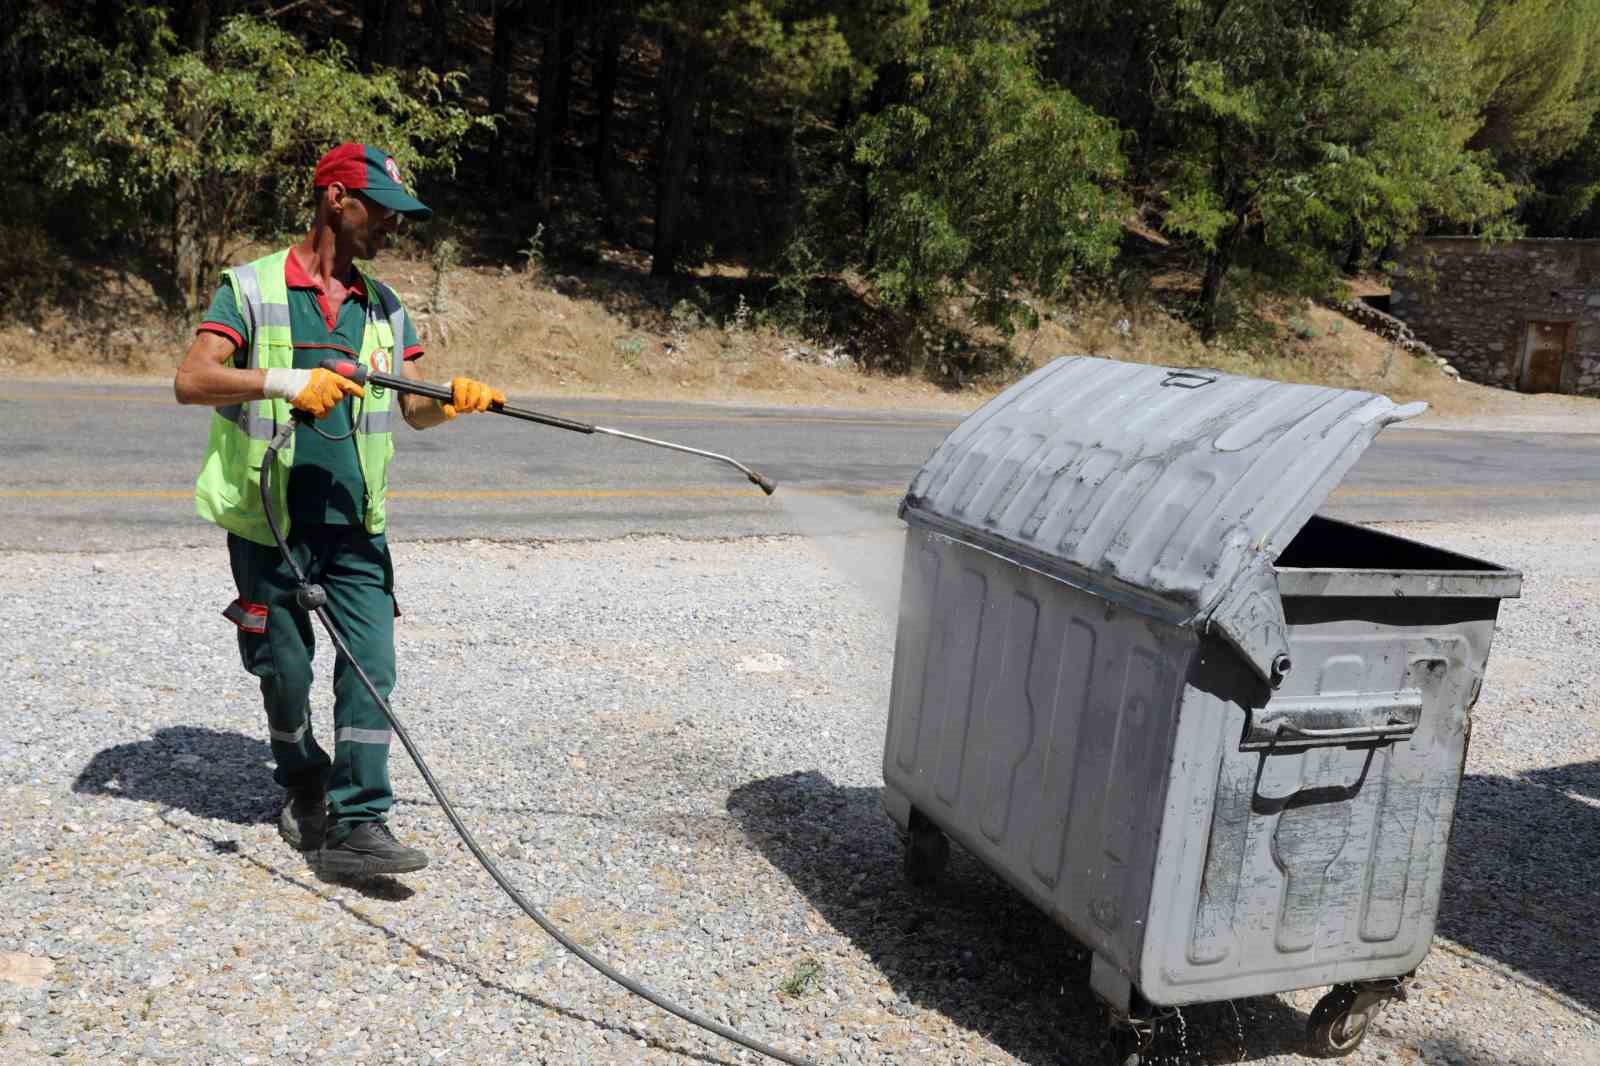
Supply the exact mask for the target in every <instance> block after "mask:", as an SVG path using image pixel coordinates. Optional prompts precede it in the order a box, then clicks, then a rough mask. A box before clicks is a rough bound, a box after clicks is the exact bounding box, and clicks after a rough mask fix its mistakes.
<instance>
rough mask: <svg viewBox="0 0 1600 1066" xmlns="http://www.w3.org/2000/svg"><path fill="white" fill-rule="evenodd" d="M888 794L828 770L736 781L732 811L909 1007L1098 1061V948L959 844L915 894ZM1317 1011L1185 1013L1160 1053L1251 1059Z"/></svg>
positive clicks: (1265, 1003) (1043, 1054)
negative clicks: (1094, 987)
mask: <svg viewBox="0 0 1600 1066" xmlns="http://www.w3.org/2000/svg"><path fill="white" fill-rule="evenodd" d="M880 792H881V790H880V789H877V788H846V787H841V786H838V785H835V784H833V783H832V782H831V781H829V780H828V779H827V778H825V777H823V776H822V775H821V774H818V773H816V772H806V773H793V774H785V775H782V776H778V777H769V778H765V779H763V780H759V781H753V782H751V783H750V784H747V785H744V786H741V787H740V788H738V789H736V790H735V791H734V792H733V793H732V794H731V795H730V796H729V799H728V804H727V806H728V811H729V813H730V814H731V815H732V816H733V818H734V819H735V820H736V821H737V822H738V823H739V825H740V826H741V828H742V829H743V830H744V833H745V835H746V836H747V837H748V838H749V840H750V841H751V843H752V844H753V845H754V846H755V848H756V849H757V850H758V851H760V852H761V854H762V855H764V856H765V857H766V858H767V860H768V861H769V862H771V863H772V864H773V865H774V866H776V867H777V868H778V869H779V870H781V871H782V872H783V873H784V874H785V876H787V877H788V878H789V879H790V880H791V881H792V882H793V883H794V885H795V887H796V888H798V889H799V890H800V892H801V893H802V894H804V895H805V897H806V899H807V900H809V901H810V903H811V904H812V905H813V906H814V907H816V909H817V910H818V911H819V912H820V913H821V914H822V916H823V917H824V918H825V919H826V920H827V921H828V923H829V924H830V925H832V926H833V928H835V929H836V930H838V931H839V932H840V933H842V934H844V935H845V936H846V937H848V938H849V939H850V941H851V943H852V944H854V945H855V946H856V947H857V948H859V949H860V950H861V951H862V952H864V953H865V954H866V955H867V956H868V957H869V958H871V959H872V962H873V964H874V965H875V966H876V967H877V968H878V969H879V970H880V971H881V972H882V974H883V976H884V977H885V979H887V980H888V981H889V983H890V985H891V986H892V987H893V989H894V991H895V993H896V995H895V999H894V1001H893V1002H891V1003H889V1004H887V1006H886V1007H885V1009H886V1010H887V1011H888V1012H889V1013H901V1012H905V1013H910V1012H909V1009H908V1005H909V1004H915V1005H916V1006H918V1007H922V1008H925V1009H927V1010H931V1011H936V1012H938V1013H940V1014H943V1015H944V1016H945V1017H947V1018H949V1019H950V1020H951V1021H953V1022H955V1023H956V1024H957V1025H960V1026H962V1027H963V1028H965V1029H968V1030H971V1031H974V1032H981V1033H983V1034H984V1035H985V1036H986V1037H987V1038H988V1039H990V1040H992V1041H994V1043H995V1044H997V1045H998V1046H1000V1047H1002V1048H1004V1049H1005V1050H1006V1051H1007V1052H1009V1053H1010V1054H1012V1055H1015V1056H1016V1057H1017V1058H1018V1059H1020V1060H1022V1061H1024V1062H1034V1063H1059V1062H1098V1061H1101V1059H1102V1057H1103V1056H1104V1054H1105V1049H1104V1041H1105V1036H1106V1032H1107V1030H1106V1024H1105V1015H1104V1011H1103V1009H1102V1007H1101V1006H1100V1003H1099V1001H1098V1000H1097V999H1096V998H1095V996H1094V995H1093V994H1092V993H1091V992H1090V991H1089V954H1088V952H1087V951H1086V950H1085V949H1084V948H1083V947H1082V946H1081V945H1079V944H1078V943H1077V942H1076V941H1074V940H1073V939H1072V938H1071V937H1070V936H1068V935H1067V933H1066V932H1065V931H1064V930H1063V929H1062V928H1061V927H1060V926H1058V925H1057V924H1056V923H1055V922H1053V921H1052V920H1051V919H1049V918H1048V917H1046V916H1045V915H1044V914H1043V913H1042V912H1041V911H1039V910H1038V909H1037V908H1036V907H1034V906H1033V904H1031V903H1029V902H1028V901H1027V900H1026V899H1024V898H1023V897H1022V896H1021V895H1020V894H1019V893H1017V892H1016V891H1014V890H1013V889H1012V888H1011V886H1009V885H1007V884H1006V883H1004V882H1003V881H1001V880H1000V879H999V878H998V877H997V876H995V875H994V874H993V873H991V872H990V871H989V870H988V869H987V868H986V867H984V866H983V865H981V864H980V863H978V862H977V861H976V860H974V859H972V858H971V857H969V856H967V855H966V854H965V853H964V852H962V851H961V849H960V848H956V847H952V849H951V852H952V854H951V860H950V864H949V866H948V867H947V868H946V870H945V872H944V874H943V875H942V876H941V877H940V879H939V880H938V882H937V883H936V884H935V885H933V886H932V887H930V888H921V889H919V888H914V887H912V886H911V885H910V884H909V883H908V882H907V881H906V880H905V878H904V876H903V875H902V869H903V850H904V849H903V848H902V846H901V843H900V840H899V838H898V836H897V835H896V833H895V830H894V826H893V824H892V823H891V822H890V821H889V818H888V816H887V815H886V814H885V813H884V812H883V810H882V808H881V806H880V805H879V795H880ZM1305 1024H1306V1019H1305V1016H1304V1015H1301V1014H1299V1013H1298V1012H1296V1011H1294V1010H1292V1009H1290V1008H1289V1007H1287V1006H1285V1005H1284V1004H1283V1003H1282V1002H1281V1001H1279V1000H1277V999H1275V998H1270V997H1269V998H1257V999H1248V1000H1237V1001H1234V1002H1232V1003H1214V1004H1206V1005H1201V1006H1194V1007H1185V1008H1183V1011H1182V1021H1181V1023H1178V1022H1176V1021H1174V1020H1171V1019H1169V1020H1168V1021H1166V1022H1164V1023H1163V1024H1162V1025H1161V1028H1160V1033H1161V1035H1160V1037H1159V1041H1160V1042H1159V1043H1158V1045H1157V1047H1156V1049H1155V1051H1156V1052H1157V1057H1158V1058H1159V1056H1161V1055H1169V1056H1177V1060H1176V1061H1183V1062H1193V1063H1223V1062H1240V1061H1251V1060H1254V1059H1259V1058H1264V1057H1266V1056H1269V1055H1280V1054H1285V1053H1294V1052H1297V1051H1299V1050H1300V1049H1301V1047H1302V1044H1303V1036H1304V1033H1305Z"/></svg>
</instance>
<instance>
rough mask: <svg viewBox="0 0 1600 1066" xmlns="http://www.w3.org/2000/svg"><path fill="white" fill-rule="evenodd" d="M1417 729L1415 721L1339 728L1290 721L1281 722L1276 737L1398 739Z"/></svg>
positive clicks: (1345, 739) (1348, 739)
mask: <svg viewBox="0 0 1600 1066" xmlns="http://www.w3.org/2000/svg"><path fill="white" fill-rule="evenodd" d="M1416 731H1417V723H1415V722H1390V723H1389V724H1388V725H1355V726H1345V727H1342V728H1339V729H1308V728H1307V727H1305V726H1298V725H1294V724H1292V723H1290V722H1279V723H1278V730H1277V733H1276V737H1278V738H1281V737H1284V736H1285V735H1287V736H1288V738H1289V739H1290V740H1291V741H1292V740H1294V739H1296V738H1299V739H1303V740H1343V741H1351V740H1398V739H1400V738H1401V737H1408V736H1410V735H1411V734H1412V733H1415V732H1416Z"/></svg>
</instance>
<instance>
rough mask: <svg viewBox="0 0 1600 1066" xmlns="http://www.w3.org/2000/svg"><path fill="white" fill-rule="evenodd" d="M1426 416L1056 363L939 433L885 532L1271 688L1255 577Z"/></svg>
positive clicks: (1345, 392) (1167, 374) (1274, 647)
mask: <svg viewBox="0 0 1600 1066" xmlns="http://www.w3.org/2000/svg"><path fill="white" fill-rule="evenodd" d="M1426 406H1427V405H1426V404H1421V403H1415V404H1408V405H1405V406H1400V405H1398V404H1396V403H1394V402H1393V401H1392V400H1390V399H1389V398H1388V397H1386V396H1380V395H1377V394H1375V393H1370V392H1359V391H1356V390H1352V389H1331V388H1324V387H1321V386H1315V385H1291V384H1286V383H1283V382H1276V381H1263V380H1259V379H1255V378H1244V377H1236V376H1233V375H1230V374H1223V373H1220V372H1218V371H1214V370H1193V369H1177V368H1173V367H1163V366H1145V365H1141V364H1134V363H1122V362H1117V361H1115V360H1110V359H1096V358H1090V357H1087V356H1072V357H1067V358H1062V359H1057V360H1055V361H1054V362H1051V363H1049V364H1048V365H1046V366H1044V367H1041V368H1040V369H1038V370H1036V371H1034V372H1033V373H1032V374H1029V375H1028V376H1027V377H1025V378H1023V379H1022V380H1021V381H1019V382H1017V383H1016V384H1014V385H1012V386H1011V387H1010V388H1008V389H1006V390H1005V391H1004V392H1002V393H1001V394H1000V395H998V396H996V397H995V398H994V399H993V400H990V401H989V402H988V403H986V404H984V405H983V406H982V407H981V408H979V409H978V410H977V411H975V412H974V413H973V414H972V415H971V416H970V417H968V418H967V419H966V420H965V421H964V422H962V423H961V425H959V426H958V427H956V429H955V430H954V431H953V432H952V433H951V434H950V436H949V437H947V438H946V439H945V441H944V443H943V444H941V445H940V446H939V448H938V449H937V450H936V451H935V452H934V453H933V455H932V456H931V457H930V458H929V459H928V461H927V462H926V463H925V464H924V465H923V467H922V469H920V470H919V471H917V474H916V476H915V478H913V479H912V482H911V488H910V489H909V490H908V491H907V493H906V496H905V499H904V500H903V501H902V503H901V508H900V510H901V515H902V516H903V517H904V518H905V519H906V520H907V521H908V522H910V523H913V524H920V525H926V526H931V527H934V528H939V529H943V530H945V531H947V532H950V533H952V534H954V535H957V536H960V537H962V538H964V539H967V540H970V541H973V542H974V543H976V544H978V545H980V546H984V545H988V546H991V547H994V548H996V549H998V550H1002V551H1004V552H1005V553H1006V554H1008V555H1011V556H1013V557H1017V556H1020V557H1021V558H1022V560H1023V561H1025V562H1027V563H1028V564H1029V565H1033V566H1036V567H1038V568H1040V569H1043V570H1045V571H1046V572H1049V573H1052V574H1054V575H1055V576H1057V577H1060V578H1061V579H1062V580H1065V581H1068V582H1071V583H1073V584H1080V585H1083V586H1085V587H1089V588H1092V589H1093V590H1095V591H1097V592H1099V593H1101V594H1104V595H1107V596H1109V597H1110V598H1112V599H1118V600H1124V601H1131V602H1132V603H1134V604H1136V605H1138V606H1140V607H1141V608H1142V609H1144V610H1146V611H1148V612H1151V613H1156V614H1159V615H1161V616H1164V617H1166V618H1167V619H1168V620H1170V621H1174V622H1180V623H1183V624H1187V625H1193V626H1195V627H1197V628H1200V629H1202V630H1207V631H1216V632H1218V633H1220V634H1221V635H1222V636H1223V637H1224V638H1225V639H1227V640H1228V642H1229V643H1231V644H1233V645H1234V647H1236V648H1237V649H1238V650H1239V652H1240V653H1241V654H1242V655H1244V657H1245V658H1246V659H1247V660H1249V661H1250V663H1251V665H1252V666H1253V667H1254V668H1255V669H1256V671H1257V672H1258V673H1260V674H1261V676H1262V677H1263V678H1264V679H1266V680H1268V681H1269V682H1271V683H1274V684H1275V683H1276V682H1277V680H1278V677H1279V676H1280V675H1281V672H1282V671H1283V670H1285V669H1287V668H1288V663H1289V660H1288V634H1287V632H1286V628H1285V626H1284V621H1283V604H1282V601H1281V599H1280V597H1279V592H1278V585H1277V576H1276V574H1275V572H1274V570H1273V565H1272V563H1273V560H1274V559H1275V558H1276V557H1277V556H1278V554H1279V553H1280V552H1281V551H1282V550H1283V549H1284V548H1285V547H1286V546H1287V545H1288V544H1289V542H1290V541H1291V540H1293V539H1294V536H1295V534H1296V533H1298V532H1299V530H1300V528H1301V527H1302V526H1303V525H1304V524H1305V523H1306V522H1307V521H1308V520H1309V519H1310V518H1311V516H1312V515H1313V514H1314V513H1315V512H1316V510H1317V508H1318V507H1320V506H1321V505H1322V503H1323V502H1324V501H1325V500H1326V499H1327V498H1328V495H1329V494H1330V493H1331V492H1332V491H1333V490H1334V488H1335V487H1336V486H1337V485H1338V484H1339V482H1340V480H1341V479H1342V478H1343V477H1344V475H1345V474H1346V473H1347V472H1348V471H1349V470H1350V468H1351V467H1352V466H1353V465H1355V462H1356V460H1357V459H1359V458H1360V457H1361V455H1362V453H1363V452H1365V451H1366V449H1367V446H1368V445H1369V444H1371V443H1372V439H1373V438H1374V437H1376V436H1377V435H1378V432H1379V430H1381V429H1382V428H1383V427H1384V426H1387V425H1390V424H1391V423H1394V422H1399V421H1403V420H1405V419H1407V418H1411V417H1414V416H1415V415H1418V414H1420V413H1421V412H1422V411H1423V410H1424V409H1425V408H1426Z"/></svg>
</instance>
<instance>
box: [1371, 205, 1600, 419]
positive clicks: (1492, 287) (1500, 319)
mask: <svg viewBox="0 0 1600 1066" xmlns="http://www.w3.org/2000/svg"><path fill="white" fill-rule="evenodd" d="M1389 301H1390V302H1389V309H1390V311H1392V312H1393V313H1394V314H1395V315H1396V316H1397V317H1399V318H1400V319H1402V320H1403V321H1404V322H1405V323H1406V324H1407V325H1409V326H1410V327H1411V329H1412V332H1413V333H1414V334H1415V335H1416V337H1417V339H1418V340H1421V341H1423V342H1424V343H1426V344H1428V345H1429V346H1431V347H1432V348H1433V350H1434V351H1436V352H1438V353H1439V355H1440V356H1442V357H1443V358H1445V359H1446V360H1448V361H1449V362H1450V364H1451V365H1452V366H1454V367H1455V368H1456V369H1457V370H1459V371H1460V372H1461V376H1462V377H1464V378H1467V379H1468V380H1470V381H1477V382H1481V383H1482V384H1485V385H1498V386H1500V387H1502V388H1507V389H1515V388H1517V387H1518V380H1519V375H1520V374H1521V373H1522V356H1523V348H1524V341H1525V338H1526V336H1527V332H1528V323H1529V322H1572V323H1575V325H1574V327H1573V329H1572V334H1571V335H1572V341H1571V343H1570V344H1569V347H1568V354H1567V358H1566V361H1565V364H1564V366H1563V368H1562V372H1561V386H1560V389H1561V391H1562V392H1571V393H1579V394H1583V395H1588V396H1600V241H1565V240H1522V241H1508V242H1504V243H1499V244H1494V245H1487V244H1484V243H1483V242H1481V241H1479V240H1478V239H1477V238H1475V237H1428V238H1424V239H1422V240H1419V241H1416V242H1415V243H1413V244H1412V245H1411V246H1410V247H1408V248H1407V249H1406V251H1405V253H1404V254H1403V255H1402V256H1401V259H1400V268H1399V270H1398V271H1397V272H1396V275H1395V278H1394V291H1393V293H1392V294H1391V295H1390V297H1389Z"/></svg>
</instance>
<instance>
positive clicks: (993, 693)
mask: <svg viewBox="0 0 1600 1066" xmlns="http://www.w3.org/2000/svg"><path fill="white" fill-rule="evenodd" d="M902 589H903V597H904V601H903V603H902V611H901V617H902V623H901V628H900V632H899V634H898V637H897V641H896V648H895V672H894V683H893V696H892V703H891V708H890V721H889V733H888V738H887V745H886V750H885V756H884V780H885V783H886V784H887V785H888V787H889V788H890V789H891V790H893V791H894V792H896V793H898V797H897V799H899V800H907V801H909V803H910V805H911V806H914V807H916V808H917V809H918V810H920V811H922V812H923V813H924V814H925V815H927V816H928V817H929V818H931V819H933V820H934V821H935V822H936V823H937V824H938V825H940V826H941V827H943V828H944V829H945V831H946V832H948V833H950V834H951V835H952V836H954V837H955V838H956V839H957V840H959V841H960V842H961V843H962V845H963V846H965V847H966V848H967V849H968V850H970V851H972V852H973V853H974V854H976V855H979V856H980V857H982V858H983V859H985V860H986V861H987V862H988V864H989V865H990V866H991V867H992V868H993V869H995V870H997V871H999V872H1000V873H1001V874H1002V875H1003V876H1005V877H1007V878H1008V879H1009V880H1010V881H1011V883H1012V884H1014V885H1015V886H1016V887H1017V888H1019V889H1020V890H1021V891H1022V892H1024V893H1025V894H1026V895H1027V896H1029V897H1030V898H1031V899H1032V900H1033V901H1034V902H1035V903H1036V904H1038V905H1039V906H1040V907H1041V908H1042V909H1044V910H1045V911H1046V912H1048V913H1050V914H1052V915H1053V916H1055V917H1056V918H1057V919H1058V920H1059V921H1061V922H1062V923H1063V924H1064V925H1065V926H1066V927H1067V928H1069V929H1071V930H1072V931H1073V933H1074V934H1075V935H1076V936H1078V937H1079V939H1081V940H1083V941H1084V942H1085V943H1086V944H1089V945H1091V946H1093V947H1094V948H1095V950H1096V951H1098V952H1101V953H1102V954H1104V955H1106V956H1108V957H1110V958H1112V959H1113V960H1115V961H1116V962H1117V963H1118V965H1119V966H1122V967H1124V968H1128V967H1131V966H1133V965H1134V964H1135V962H1136V961H1137V958H1138V948H1139V944H1140V941H1141V938H1142V932H1143V928H1144V923H1145V911H1146V907H1147V901H1148V899H1149V896H1150V892H1151V883H1152V874H1153V870H1154V862H1155V851H1156V844H1157V841H1158V839H1159V829H1160V823H1161V818H1162V799H1163V797H1162V793H1161V789H1160V787H1159V786H1160V785H1161V783H1162V782H1164V781H1165V780H1166V779H1167V777H1168V763H1169V761H1170V759H1171V754H1172V752H1171V744H1172V737H1173V733H1174V730H1175V728H1176V719H1177V710H1178V696H1179V694H1180V693H1181V692H1182V687H1183V686H1182V680H1183V676H1184V672H1185V668H1186V663H1187V660H1188V657H1189V656H1190V655H1191V654H1192V651H1193V649H1194V647H1195V644H1196V640H1195V636H1194V634H1193V633H1192V631H1190V630H1188V629H1185V628H1182V627H1179V626H1173V625H1168V624H1162V623H1156V622H1152V621H1151V620H1150V619H1148V618H1147V617H1145V616H1143V615H1141V614H1139V613H1138V612H1135V611H1132V610H1128V609H1125V608H1121V607H1118V606H1116V605H1112V604H1108V603H1107V602H1106V601H1104V600H1103V599H1100V598H1098V597H1096V596H1093V595H1091V594H1089V593H1086V592H1083V591H1081V590H1077V589H1073V588H1072V587H1070V586H1068V585H1065V584H1063V583H1061V582H1060V581H1058V580H1056V579H1055V578H1052V577H1051V576H1049V575H1046V574H1044V573H1041V572H1038V571H1035V570H1030V569H1027V568H1025V567H1021V566H1018V565H1016V564H1015V563H1012V562H1010V561H1008V560H1005V559H1003V558H1001V557H999V556H997V555H994V554H992V553H988V552H983V551H975V550H973V549H972V548H971V547H970V546H968V545H964V544H961V543H959V542H957V541H954V540H952V539H950V538H948V537H945V536H943V535H941V534H938V533H935V532H931V531H928V530H919V529H913V530H912V531H911V532H910V534H909V535H908V537H907V543H906V557H905V577H904V579H903V580H902ZM900 807H901V809H902V811H903V809H904V803H903V802H902V803H900Z"/></svg>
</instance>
